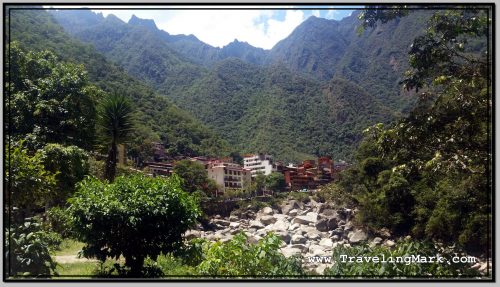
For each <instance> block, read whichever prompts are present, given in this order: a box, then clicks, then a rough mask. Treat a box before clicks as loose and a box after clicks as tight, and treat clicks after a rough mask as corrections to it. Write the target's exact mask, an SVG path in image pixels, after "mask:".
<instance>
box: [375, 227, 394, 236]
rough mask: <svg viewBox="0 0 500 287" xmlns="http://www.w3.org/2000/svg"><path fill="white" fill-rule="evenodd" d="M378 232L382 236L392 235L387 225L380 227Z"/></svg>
mask: <svg viewBox="0 0 500 287" xmlns="http://www.w3.org/2000/svg"><path fill="white" fill-rule="evenodd" d="M378 234H379V235H380V236H381V237H382V238H390V237H391V232H390V231H389V229H388V228H386V227H383V228H382V229H380V230H379V231H378Z"/></svg>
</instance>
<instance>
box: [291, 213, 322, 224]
mask: <svg viewBox="0 0 500 287" xmlns="http://www.w3.org/2000/svg"><path fill="white" fill-rule="evenodd" d="M317 220H318V214H317V213H315V212H308V213H307V214H306V215H300V216H297V217H295V218H294V220H293V223H299V224H304V225H309V224H311V223H312V224H315V223H316V221H317Z"/></svg>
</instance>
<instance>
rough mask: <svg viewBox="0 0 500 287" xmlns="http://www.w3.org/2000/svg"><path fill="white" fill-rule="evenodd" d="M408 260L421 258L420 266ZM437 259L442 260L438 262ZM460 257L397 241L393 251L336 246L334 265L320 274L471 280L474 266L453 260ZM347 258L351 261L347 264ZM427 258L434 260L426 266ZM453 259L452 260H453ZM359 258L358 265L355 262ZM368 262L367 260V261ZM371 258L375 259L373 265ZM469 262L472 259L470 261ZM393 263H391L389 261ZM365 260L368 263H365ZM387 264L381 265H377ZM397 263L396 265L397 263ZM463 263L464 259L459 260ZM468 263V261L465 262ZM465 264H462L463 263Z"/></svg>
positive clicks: (420, 243) (417, 243)
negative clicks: (460, 278)
mask: <svg viewBox="0 0 500 287" xmlns="http://www.w3.org/2000/svg"><path fill="white" fill-rule="evenodd" d="M412 256H418V257H419V258H425V259H421V260H426V261H422V262H420V263H417V262H411V261H410V260H412ZM437 256H441V257H442V258H443V259H440V260H445V261H443V262H438V260H439V259H437V258H436V257H437ZM465 256H466V255H465V254H463V253H457V252H454V251H453V250H450V249H446V248H438V247H436V246H435V245H434V244H432V243H430V242H426V241H411V240H410V241H401V242H399V243H398V244H397V245H396V246H395V247H394V248H392V249H391V248H387V247H384V246H374V247H369V246H367V245H358V246H354V247H345V246H343V245H342V246H338V247H337V248H335V249H334V250H333V256H332V257H333V258H332V261H334V262H335V263H334V264H333V266H332V267H331V268H327V269H326V270H325V272H324V275H325V276H334V277H342V278H353V277H358V276H363V277H366V278H381V279H382V278H391V279H394V278H407V279H408V278H445V279H446V278H448V279H450V278H459V277H464V278H471V277H474V276H478V275H479V274H478V272H477V271H476V270H474V269H471V268H470V267H471V265H472V264H474V262H468V263H461V262H460V261H458V262H454V261H453V260H457V259H458V260H460V258H461V257H462V258H467V257H465ZM349 257H354V258H355V259H353V262H349ZM431 257H434V258H433V259H432V260H433V262H430V260H431V259H429V258H431ZM454 257H456V258H455V259H454ZM359 258H362V259H361V260H362V262H359ZM368 258H369V259H368ZM373 258H378V260H377V261H378V262H374V260H373ZM470 258H472V257H470ZM391 259H392V260H394V261H391ZM367 260H370V261H369V262H367ZM383 260H385V261H387V262H381V261H383ZM397 260H400V261H397ZM462 260H464V259H462ZM467 260H472V259H467ZM464 261H465V260H464Z"/></svg>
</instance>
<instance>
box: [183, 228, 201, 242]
mask: <svg viewBox="0 0 500 287" xmlns="http://www.w3.org/2000/svg"><path fill="white" fill-rule="evenodd" d="M200 237H201V231H198V230H188V231H186V233H185V234H184V238H186V239H187V240H190V239H193V238H200Z"/></svg>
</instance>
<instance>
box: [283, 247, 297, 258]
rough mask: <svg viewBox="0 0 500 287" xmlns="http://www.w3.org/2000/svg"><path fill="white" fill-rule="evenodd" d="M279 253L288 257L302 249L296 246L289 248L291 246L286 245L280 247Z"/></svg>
mask: <svg viewBox="0 0 500 287" xmlns="http://www.w3.org/2000/svg"><path fill="white" fill-rule="evenodd" d="M281 253H282V254H283V255H284V256H285V257H290V256H293V255H300V254H301V253H302V251H301V250H300V249H298V248H291V247H288V246H286V247H284V248H281Z"/></svg>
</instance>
